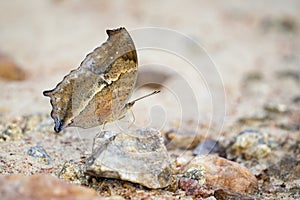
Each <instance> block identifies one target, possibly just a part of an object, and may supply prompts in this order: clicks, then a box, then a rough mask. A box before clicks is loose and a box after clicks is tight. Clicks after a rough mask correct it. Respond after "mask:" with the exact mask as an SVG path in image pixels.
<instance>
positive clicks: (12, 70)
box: [0, 52, 26, 81]
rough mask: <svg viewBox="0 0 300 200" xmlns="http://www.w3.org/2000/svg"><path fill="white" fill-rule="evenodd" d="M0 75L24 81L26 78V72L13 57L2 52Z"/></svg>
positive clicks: (0, 56) (0, 54)
mask: <svg viewBox="0 0 300 200" xmlns="http://www.w3.org/2000/svg"><path fill="white" fill-rule="evenodd" d="M0 77H1V78H4V79H7V80H13V81H22V80H25V79H26V73H25V71H24V70H23V69H21V68H20V67H19V66H18V65H17V64H16V63H15V62H14V61H13V60H12V59H11V58H9V57H8V56H6V55H4V54H3V53H1V52H0Z"/></svg>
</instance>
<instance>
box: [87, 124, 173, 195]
mask: <svg viewBox="0 0 300 200" xmlns="http://www.w3.org/2000/svg"><path fill="white" fill-rule="evenodd" d="M86 173H87V174H89V175H92V176H99V177H106V178H115V179H121V180H126V181H130V182H133V183H138V184H141V185H143V186H146V187H148V188H153V189H156V188H165V187H167V186H170V184H171V183H174V181H173V179H174V177H173V166H172V164H171V161H170V158H169V155H168V152H167V150H166V147H165V145H164V141H163V137H162V135H161V133H160V132H159V131H157V130H155V129H150V128H147V129H138V130H136V131H131V132H129V133H124V132H122V133H115V132H110V131H103V132H101V133H100V134H99V135H98V136H97V137H96V138H95V140H94V147H93V153H92V156H91V157H89V158H88V159H87V161H86Z"/></svg>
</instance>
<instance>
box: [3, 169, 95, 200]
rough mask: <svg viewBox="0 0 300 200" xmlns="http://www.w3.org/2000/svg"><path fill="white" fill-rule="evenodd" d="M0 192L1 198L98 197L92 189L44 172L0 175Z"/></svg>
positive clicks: (73, 198) (29, 199) (4, 199)
mask: <svg viewBox="0 0 300 200" xmlns="http://www.w3.org/2000/svg"><path fill="white" fill-rule="evenodd" d="M0 194H1V199H2V200H15V199H23V200H35V199H37V200H39V199H53V200H56V199H57V200H58V199H65V200H68V199H70V200H71V199H72V200H81V199H82V200H85V199H100V198H99V197H98V196H97V193H96V192H95V191H94V190H92V189H89V188H86V187H83V186H79V185H72V184H69V183H67V182H65V181H63V180H60V179H58V178H56V177H54V176H51V175H46V174H40V175H33V176H25V175H21V174H16V175H5V176H0Z"/></svg>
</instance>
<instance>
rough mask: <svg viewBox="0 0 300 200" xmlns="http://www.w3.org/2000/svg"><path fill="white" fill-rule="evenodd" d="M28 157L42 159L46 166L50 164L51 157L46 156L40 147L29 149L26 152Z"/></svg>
mask: <svg viewBox="0 0 300 200" xmlns="http://www.w3.org/2000/svg"><path fill="white" fill-rule="evenodd" d="M28 155H30V156H32V157H36V158H42V159H43V160H44V161H45V162H46V163H47V164H48V165H49V164H52V159H51V157H50V156H49V155H48V154H47V152H46V150H45V149H44V148H43V147H42V146H40V145H37V146H33V147H30V149H29V150H28Z"/></svg>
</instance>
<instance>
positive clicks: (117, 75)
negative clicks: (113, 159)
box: [43, 28, 138, 132]
mask: <svg viewBox="0 0 300 200" xmlns="http://www.w3.org/2000/svg"><path fill="white" fill-rule="evenodd" d="M107 34H108V36H109V38H108V39H107V41H106V42H105V43H103V44H102V45H101V46H100V47H98V48H96V49H95V50H94V51H93V52H92V53H90V54H88V55H87V56H86V58H85V59H84V60H83V61H82V63H81V64H80V66H79V67H78V68H77V69H76V70H73V71H71V72H70V73H69V74H68V75H66V76H65V77H64V78H63V80H62V81H61V82H60V83H58V84H57V86H56V87H55V88H54V89H53V90H49V91H44V92H43V94H44V95H45V96H48V97H50V102H51V105H52V111H51V117H52V118H53V119H54V122H55V127H54V130H55V131H56V132H60V131H61V130H62V129H63V128H65V127H68V126H77V127H82V128H90V127H94V126H98V125H101V124H103V123H106V122H110V121H113V120H116V119H118V118H120V117H121V116H122V115H123V114H124V113H125V112H126V110H125V108H126V106H125V105H126V103H127V102H128V100H129V98H130V96H131V93H132V91H133V88H134V85H135V82H136V78H137V67H138V64H137V54H136V50H135V46H134V43H133V41H132V39H131V37H130V35H129V33H128V32H127V31H126V29H125V28H119V29H115V30H107Z"/></svg>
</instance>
